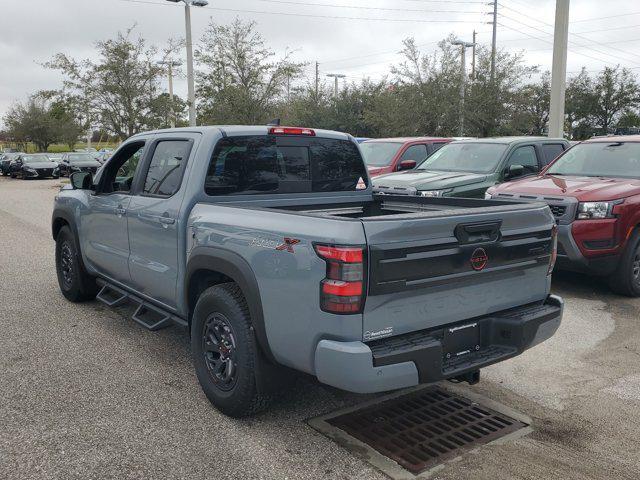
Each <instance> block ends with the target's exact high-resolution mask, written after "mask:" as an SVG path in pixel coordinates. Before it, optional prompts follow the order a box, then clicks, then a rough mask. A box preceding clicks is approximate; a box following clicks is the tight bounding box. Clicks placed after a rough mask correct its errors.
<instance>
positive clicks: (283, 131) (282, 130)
mask: <svg viewBox="0 0 640 480" xmlns="http://www.w3.org/2000/svg"><path fill="white" fill-rule="evenodd" d="M269 135H307V136H309V137H315V136H316V132H315V130H312V129H310V128H300V127H271V128H270V129H269Z"/></svg>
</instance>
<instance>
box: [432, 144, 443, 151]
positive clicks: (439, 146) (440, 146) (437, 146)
mask: <svg viewBox="0 0 640 480" xmlns="http://www.w3.org/2000/svg"><path fill="white" fill-rule="evenodd" d="M445 145H446V142H434V143H432V144H431V148H432V149H433V151H434V152H435V151H436V150H439V149H441V148H442V147H444V146H445Z"/></svg>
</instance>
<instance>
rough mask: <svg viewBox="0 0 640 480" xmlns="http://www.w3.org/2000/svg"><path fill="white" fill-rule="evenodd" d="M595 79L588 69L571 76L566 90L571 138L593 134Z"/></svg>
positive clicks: (580, 137) (568, 130) (567, 120)
mask: <svg viewBox="0 0 640 480" xmlns="http://www.w3.org/2000/svg"><path fill="white" fill-rule="evenodd" d="M592 90H593V81H592V80H591V77H590V76H589V74H588V73H587V71H586V69H584V68H583V69H582V70H581V71H580V73H579V74H578V75H576V76H573V77H570V78H569V81H568V82H567V88H566V91H565V114H566V117H567V118H566V126H567V133H568V134H569V138H574V139H583V138H586V137H589V136H591V135H592V134H593V133H592V132H593V128H592V126H591V111H592V110H593V106H592V104H593V100H594V97H593V95H592V93H591V92H592Z"/></svg>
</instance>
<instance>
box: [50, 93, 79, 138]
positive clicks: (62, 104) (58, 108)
mask: <svg viewBox="0 0 640 480" xmlns="http://www.w3.org/2000/svg"><path fill="white" fill-rule="evenodd" d="M50 95H51V97H52V98H53V101H52V103H51V106H50V112H51V116H52V117H53V118H55V119H56V122H57V124H58V139H59V140H60V141H61V142H63V143H65V144H66V145H67V146H68V147H69V150H73V149H74V148H75V145H76V142H77V141H78V138H80V136H81V135H82V134H83V133H85V131H86V128H85V126H84V125H83V124H82V115H80V114H79V113H78V110H77V108H76V107H77V104H76V102H75V101H74V99H73V98H70V97H67V96H65V95H64V93H62V92H51V93H50Z"/></svg>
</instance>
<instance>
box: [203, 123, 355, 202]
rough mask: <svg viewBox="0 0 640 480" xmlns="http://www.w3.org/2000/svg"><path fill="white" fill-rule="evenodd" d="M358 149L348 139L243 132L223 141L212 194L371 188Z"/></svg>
mask: <svg viewBox="0 0 640 480" xmlns="http://www.w3.org/2000/svg"><path fill="white" fill-rule="evenodd" d="M366 182H367V175H366V172H365V169H364V163H363V161H362V157H361V156H360V152H359V151H358V148H357V147H356V146H355V145H354V144H353V143H352V142H350V141H348V140H336V139H329V138H306V137H278V136H265V135H261V136H243V137H227V138H224V139H222V140H220V141H219V142H218V144H217V145H216V148H215V151H214V153H213V156H212V158H211V162H210V164H209V170H208V172H207V176H206V179H205V191H206V193H207V194H208V195H212V196H217V195H230V194H234V195H256V194H264V193H269V194H274V193H275V194H281V193H306V192H340V191H349V190H356V189H363V188H366V185H367V184H366Z"/></svg>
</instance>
